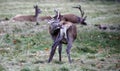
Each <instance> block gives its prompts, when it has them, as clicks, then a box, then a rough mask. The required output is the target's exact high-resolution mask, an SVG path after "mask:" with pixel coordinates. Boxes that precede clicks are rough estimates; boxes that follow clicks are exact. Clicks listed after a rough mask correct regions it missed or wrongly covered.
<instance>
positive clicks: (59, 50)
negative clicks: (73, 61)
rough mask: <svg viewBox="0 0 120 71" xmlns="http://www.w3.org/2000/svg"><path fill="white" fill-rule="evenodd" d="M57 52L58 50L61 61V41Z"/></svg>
mask: <svg viewBox="0 0 120 71" xmlns="http://www.w3.org/2000/svg"><path fill="white" fill-rule="evenodd" d="M58 52H59V61H62V60H61V52H62V43H60V44H59V48H58Z"/></svg>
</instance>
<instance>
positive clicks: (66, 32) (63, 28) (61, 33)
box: [48, 12, 77, 63]
mask: <svg viewBox="0 0 120 71" xmlns="http://www.w3.org/2000/svg"><path fill="white" fill-rule="evenodd" d="M60 17H61V16H60V13H59V12H57V16H56V17H53V18H52V19H51V20H50V21H49V22H48V23H49V33H50V35H51V37H52V40H53V44H52V47H51V51H50V56H49V59H48V63H50V62H51V61H52V59H53V56H54V54H55V51H56V48H57V46H58V53H59V61H62V59H61V52H62V44H66V45H67V48H66V52H67V56H68V60H69V63H71V62H72V60H71V56H70V50H71V47H72V43H73V42H74V40H75V39H76V37H77V28H76V25H75V24H73V23H72V22H69V21H65V20H61V19H60Z"/></svg>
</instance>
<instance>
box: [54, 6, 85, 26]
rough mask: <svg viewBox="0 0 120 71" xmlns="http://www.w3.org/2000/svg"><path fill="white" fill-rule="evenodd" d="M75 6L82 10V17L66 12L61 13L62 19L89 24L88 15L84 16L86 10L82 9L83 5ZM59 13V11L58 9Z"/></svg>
mask: <svg viewBox="0 0 120 71" xmlns="http://www.w3.org/2000/svg"><path fill="white" fill-rule="evenodd" d="M73 8H77V9H79V10H80V12H81V17H79V16H77V15H75V14H65V15H60V16H61V17H60V19H64V20H65V21H69V22H72V23H81V24H82V25H87V23H86V22H85V20H86V17H87V16H84V14H85V13H84V11H83V10H82V9H81V6H80V5H79V6H78V7H73ZM56 13H57V11H56ZM56 17H57V14H56V15H55V16H54V18H56Z"/></svg>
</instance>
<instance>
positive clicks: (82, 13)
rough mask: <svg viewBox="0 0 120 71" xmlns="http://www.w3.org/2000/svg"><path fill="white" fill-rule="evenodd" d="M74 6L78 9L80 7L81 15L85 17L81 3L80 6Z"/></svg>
mask: <svg viewBox="0 0 120 71" xmlns="http://www.w3.org/2000/svg"><path fill="white" fill-rule="evenodd" d="M72 8H77V9H79V10H80V13H81V17H83V16H84V14H85V13H84V11H82V9H81V5H78V6H75V7H72Z"/></svg>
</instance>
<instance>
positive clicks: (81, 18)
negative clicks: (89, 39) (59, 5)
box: [73, 5, 87, 25]
mask: <svg viewBox="0 0 120 71" xmlns="http://www.w3.org/2000/svg"><path fill="white" fill-rule="evenodd" d="M73 8H77V9H79V10H80V13H81V17H80V18H79V21H80V23H81V24H83V25H87V23H86V22H85V20H86V18H87V16H84V14H85V12H84V11H83V10H82V9H81V6H80V5H79V6H76V7H73Z"/></svg>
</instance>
